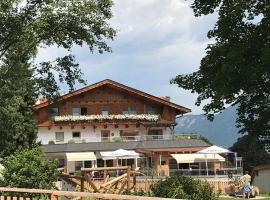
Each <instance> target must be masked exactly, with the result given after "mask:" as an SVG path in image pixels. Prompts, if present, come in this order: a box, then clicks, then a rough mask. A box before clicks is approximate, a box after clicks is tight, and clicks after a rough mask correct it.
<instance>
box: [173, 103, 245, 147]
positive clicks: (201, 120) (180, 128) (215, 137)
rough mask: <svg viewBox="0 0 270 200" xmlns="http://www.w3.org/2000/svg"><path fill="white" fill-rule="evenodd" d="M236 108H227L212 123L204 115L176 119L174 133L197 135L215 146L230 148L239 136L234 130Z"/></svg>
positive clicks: (235, 129)
mask: <svg viewBox="0 0 270 200" xmlns="http://www.w3.org/2000/svg"><path fill="white" fill-rule="evenodd" d="M236 117H237V116H236V108H235V107H228V108H227V109H225V110H224V111H223V112H222V113H220V114H217V115H216V116H215V119H214V121H213V122H210V121H209V120H207V118H206V116H204V115H184V116H183V117H180V118H178V119H177V123H178V125H177V126H176V133H178V134H179V133H183V132H185V133H198V134H200V135H202V136H204V137H206V138H208V139H209V140H210V141H211V142H212V143H214V144H216V145H221V146H226V147H230V146H232V144H233V143H234V142H235V141H236V140H237V138H238V137H240V136H241V135H240V134H239V133H238V131H239V129H237V128H236V126H235V125H236V122H235V120H236Z"/></svg>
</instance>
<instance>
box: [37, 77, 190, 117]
mask: <svg viewBox="0 0 270 200" xmlns="http://www.w3.org/2000/svg"><path fill="white" fill-rule="evenodd" d="M105 85H109V86H110V87H113V88H116V89H118V90H122V91H125V92H129V93H131V94H134V95H137V96H140V97H143V98H145V99H148V100H150V101H154V102H156V103H159V104H163V105H166V106H169V107H171V108H173V109H175V110H177V111H178V113H179V114H181V113H182V114H183V113H188V112H191V110H190V109H189V108H186V107H183V106H180V105H178V104H175V103H173V102H170V101H167V100H165V99H163V98H160V97H156V96H153V95H151V94H148V93H145V92H142V91H140V90H137V89H134V88H131V87H128V86H126V85H123V84H120V83H117V82H115V81H112V80H109V79H106V80H103V81H100V82H98V83H95V84H92V85H89V86H86V87H84V88H81V89H78V90H75V91H73V92H70V93H68V94H65V95H62V96H61V97H60V98H59V101H61V100H65V99H69V98H71V97H74V96H76V95H80V94H82V93H85V92H88V91H90V90H94V89H96V88H99V87H102V86H105ZM52 103H53V102H49V101H45V102H43V103H40V104H36V105H34V106H33V108H34V109H40V108H43V107H46V106H48V105H50V104H52Z"/></svg>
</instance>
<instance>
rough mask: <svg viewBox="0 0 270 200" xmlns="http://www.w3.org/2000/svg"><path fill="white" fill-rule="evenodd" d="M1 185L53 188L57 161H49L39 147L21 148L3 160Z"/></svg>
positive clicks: (56, 174)
mask: <svg viewBox="0 0 270 200" xmlns="http://www.w3.org/2000/svg"><path fill="white" fill-rule="evenodd" d="M3 166H4V169H3V171H2V176H3V181H2V183H1V185H2V186H9V187H18V188H37V189H53V188H55V184H54V183H55V181H56V180H57V177H58V172H57V163H56V162H54V161H49V160H47V158H46V157H45V156H44V154H43V153H42V151H41V149H40V147H35V148H32V149H23V150H20V151H17V152H15V153H14V154H13V155H11V156H8V157H6V158H5V159H4V160H3Z"/></svg>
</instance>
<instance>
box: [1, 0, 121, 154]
mask: <svg viewBox="0 0 270 200" xmlns="http://www.w3.org/2000/svg"><path fill="white" fill-rule="evenodd" d="M111 6H112V1H111V0H76V1H57V0H46V1H40V0H28V1H24V0H2V1H1V3H0V104H1V107H0V137H1V140H0V146H1V149H0V157H5V156H8V155H10V154H11V153H13V152H14V151H15V150H16V149H20V148H24V147H26V146H31V144H33V143H35V139H36V124H35V122H34V121H33V120H32V119H31V118H32V105H33V104H34V103H35V101H36V100H37V98H38V96H40V95H42V96H45V97H46V98H48V99H49V100H51V101H52V100H54V101H56V100H57V97H58V96H59V84H57V83H63V84H67V85H68V86H69V88H70V90H73V89H74V84H75V83H76V82H77V81H78V82H79V83H85V81H84V80H83V79H82V73H81V70H80V68H79V65H78V64H77V63H76V60H75V57H74V56H73V55H71V54H68V55H66V56H64V57H61V58H56V59H55V60H51V61H43V62H41V63H35V62H34V58H35V57H36V55H37V53H38V50H39V49H40V48H47V47H51V46H57V47H59V48H62V49H65V50H67V51H68V52H72V47H73V46H75V45H79V46H83V45H86V46H88V47H89V50H90V53H93V52H94V51H95V50H98V52H99V53H103V52H104V51H106V52H110V51H111V49H110V47H109V46H108V45H107V44H106V41H108V40H109V39H113V38H114V36H115V34H116V32H115V30H114V29H113V28H111V27H110V25H109V24H108V22H107V21H108V20H109V19H110V18H111V17H112V13H111Z"/></svg>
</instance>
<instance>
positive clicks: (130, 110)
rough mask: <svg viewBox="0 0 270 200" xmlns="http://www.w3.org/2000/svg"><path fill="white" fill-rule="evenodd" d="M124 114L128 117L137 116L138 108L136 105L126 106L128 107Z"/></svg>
mask: <svg viewBox="0 0 270 200" xmlns="http://www.w3.org/2000/svg"><path fill="white" fill-rule="evenodd" d="M122 113H123V114H124V115H127V114H137V110H136V106H135V105H132V106H130V107H128V106H126V107H124V108H123V111H122Z"/></svg>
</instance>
